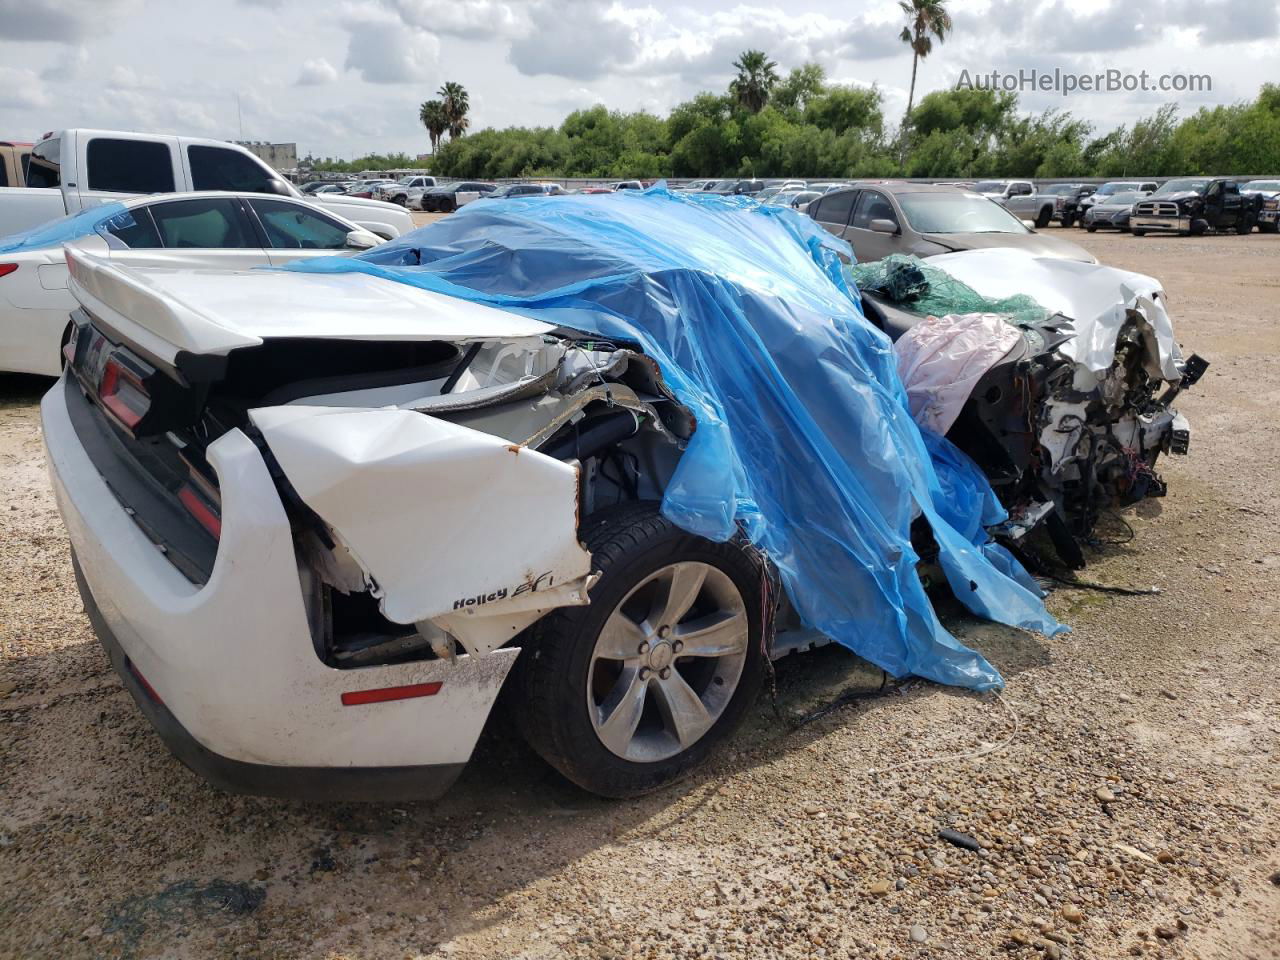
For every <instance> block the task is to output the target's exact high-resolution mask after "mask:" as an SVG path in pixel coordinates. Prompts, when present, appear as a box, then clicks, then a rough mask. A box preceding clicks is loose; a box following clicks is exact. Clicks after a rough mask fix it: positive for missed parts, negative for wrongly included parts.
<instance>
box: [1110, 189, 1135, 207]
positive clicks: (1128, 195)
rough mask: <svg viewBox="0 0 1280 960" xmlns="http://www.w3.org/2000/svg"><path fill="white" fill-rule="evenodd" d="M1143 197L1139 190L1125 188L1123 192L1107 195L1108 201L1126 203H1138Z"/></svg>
mask: <svg viewBox="0 0 1280 960" xmlns="http://www.w3.org/2000/svg"><path fill="white" fill-rule="evenodd" d="M1141 199H1142V194H1141V193H1139V192H1138V191H1137V190H1125V191H1124V192H1123V193H1113V194H1111V195H1110V196H1109V197H1107V203H1115V204H1125V203H1137V202H1138V201H1139V200H1141Z"/></svg>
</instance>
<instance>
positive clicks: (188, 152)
mask: <svg viewBox="0 0 1280 960" xmlns="http://www.w3.org/2000/svg"><path fill="white" fill-rule="evenodd" d="M180 143H181V144H182V147H183V155H184V159H185V163H186V167H185V170H186V172H187V175H188V176H189V177H190V182H191V189H192V190H228V191H231V192H233V193H275V192H278V191H280V190H281V189H282V188H283V181H282V180H281V179H280V177H279V176H277V175H276V173H275V171H274V170H272V169H271V168H270V167H268V166H267V165H266V164H265V163H263V162H262V161H261V160H259V159H258V158H257V157H255V156H253V155H252V154H250V153H244V152H242V151H240V150H232V149H230V148H229V147H218V146H214V145H212V144H207V143H198V142H197V143H192V142H190V141H189V140H187V139H185V138H184V139H182V140H181V141H180Z"/></svg>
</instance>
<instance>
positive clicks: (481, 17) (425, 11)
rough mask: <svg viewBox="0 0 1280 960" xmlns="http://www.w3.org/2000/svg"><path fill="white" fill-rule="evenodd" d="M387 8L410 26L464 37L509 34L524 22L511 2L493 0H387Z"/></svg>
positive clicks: (504, 35)
mask: <svg viewBox="0 0 1280 960" xmlns="http://www.w3.org/2000/svg"><path fill="white" fill-rule="evenodd" d="M388 9H390V10H394V11H395V12H396V13H397V14H398V15H399V16H400V18H401V20H403V21H404V23H406V24H408V25H409V26H413V27H417V28H418V29H421V30H427V31H429V32H431V33H435V34H439V35H441V36H446V37H460V38H463V39H467V40H481V39H488V38H495V37H512V36H515V35H516V31H517V30H519V29H523V28H524V27H525V25H527V19H526V18H525V17H524V16H522V15H521V13H518V12H517V10H516V9H515V8H513V6H512V5H511V4H507V3H497V2H495V0H389V3H388Z"/></svg>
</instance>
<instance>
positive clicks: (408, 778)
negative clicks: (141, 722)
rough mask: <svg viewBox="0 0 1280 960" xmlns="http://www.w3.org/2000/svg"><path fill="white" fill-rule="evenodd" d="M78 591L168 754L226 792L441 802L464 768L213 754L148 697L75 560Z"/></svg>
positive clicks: (123, 680) (113, 663) (126, 684)
mask: <svg viewBox="0 0 1280 960" xmlns="http://www.w3.org/2000/svg"><path fill="white" fill-rule="evenodd" d="M72 563H73V564H74V566H75V572H76V586H78V587H79V588H80V598H81V599H82V600H83V601H84V609H85V613H87V614H88V616H89V622H90V623H91V624H92V625H93V630H94V633H96V634H97V635H98V641H99V642H100V643H101V644H102V648H103V649H104V650H105V651H106V653H107V656H108V658H110V660H111V666H112V668H113V669H114V670H115V671H116V674H117V675H118V676H119V677H120V682H121V683H123V684H124V687H125V689H126V690H128V691H129V694H130V695H131V696H132V697H133V700H134V702H135V703H136V704H137V705H138V709H139V710H141V711H142V714H143V716H145V717H146V718H147V720H149V721H150V722H151V726H153V727H154V728H155V731H156V733H158V734H159V735H160V739H161V740H163V741H164V744H165V746H166V747H168V748H169V752H170V753H172V754H173V755H174V756H175V757H177V758H178V759H179V760H181V761H182V763H183V765H184V766H186V767H187V768H188V769H190V770H192V771H193V772H194V773H196V774H198V775H199V776H201V777H203V778H204V779H205V780H207V781H209V783H211V784H212V785H213V786H215V787H217V788H218V789H220V790H226V791H227V792H228V793H244V794H251V795H253V796H260V797H284V798H290V799H294V798H296V799H306V800H380V801H394V800H413V799H423V798H431V797H438V796H440V795H441V794H443V793H444V792H445V791H447V790H448V789H449V788H450V787H451V786H453V783H454V781H455V780H457V779H458V776H459V774H461V773H462V770H463V768H464V767H465V766H466V764H464V763H444V764H435V765H431V766H420V767H381V768H374V769H369V768H364V767H345V768H335V767H278V766H272V765H270V764H264V763H246V762H245V761H243V760H232V759H231V758H230V757H224V756H222V755H221V754H217V753H214V752H213V751H212V750H210V749H208V748H207V747H205V746H204V745H203V744H202V743H200V741H199V740H197V739H196V738H195V737H193V736H192V735H191V734H190V732H188V730H187V729H186V728H185V727H184V726H183V725H182V724H181V723H180V722H179V721H178V718H177V717H175V716H174V715H173V713H172V712H171V711H170V710H169V708H168V707H166V706H165V705H164V704H163V703H162V702H160V701H159V700H157V699H155V697H154V696H153V695H152V694H151V693H149V692H148V691H147V690H146V689H145V688H144V687H143V686H142V683H141V682H140V681H139V679H138V674H136V673H135V672H134V671H133V670H132V669H131V661H130V660H129V658H128V656H127V655H126V654H125V652H124V649H123V648H122V647H121V646H120V641H119V640H117V639H116V637H115V634H113V633H112V632H111V627H109V626H108V625H107V622H106V620H104V619H103V617H102V611H101V610H99V609H98V605H97V603H96V602H95V601H94V599H93V593H92V592H91V591H90V590H89V587H88V584H86V583H85V581H84V574H83V572H82V571H81V569H80V564H79V562H78V561H77V560H76V558H75V556H74V555H73V556H72Z"/></svg>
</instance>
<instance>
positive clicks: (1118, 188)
mask: <svg viewBox="0 0 1280 960" xmlns="http://www.w3.org/2000/svg"><path fill="white" fill-rule="evenodd" d="M1137 189H1138V185H1137V184H1136V183H1118V182H1117V183H1104V184H1103V185H1102V186H1100V187H1099V188H1098V192H1097V193H1096V194H1094V196H1097V197H1109V196H1111V195H1112V194H1113V193H1121V192H1123V191H1125V190H1137Z"/></svg>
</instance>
